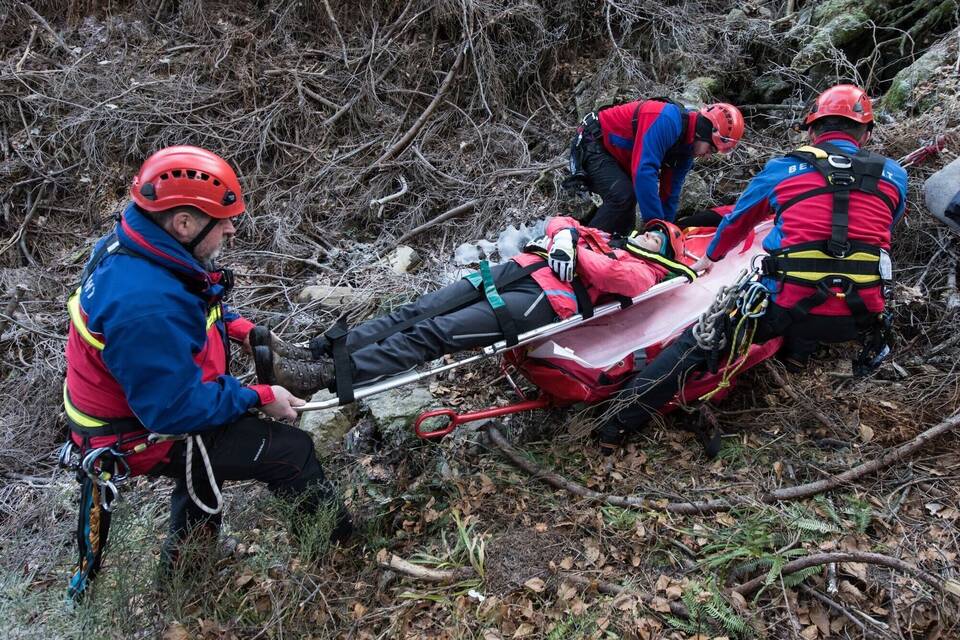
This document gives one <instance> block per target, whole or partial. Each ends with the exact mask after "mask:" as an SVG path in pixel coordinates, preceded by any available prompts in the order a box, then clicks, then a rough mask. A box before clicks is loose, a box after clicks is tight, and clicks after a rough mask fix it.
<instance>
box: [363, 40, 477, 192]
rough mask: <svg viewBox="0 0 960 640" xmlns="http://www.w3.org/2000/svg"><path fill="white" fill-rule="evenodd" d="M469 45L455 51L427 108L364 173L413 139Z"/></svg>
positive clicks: (453, 74)
mask: <svg viewBox="0 0 960 640" xmlns="http://www.w3.org/2000/svg"><path fill="white" fill-rule="evenodd" d="M468 48H469V45H462V46H461V47H459V50H458V51H457V57H456V59H455V60H454V61H453V64H452V65H451V66H450V70H449V71H447V75H446V77H444V79H443V82H441V83H440V89H439V90H438V91H437V94H436V95H435V96H434V97H433V100H431V101H430V104H429V105H427V108H426V109H424V110H423V113H421V114H420V117H419V118H417V119H416V120H415V121H414V123H413V125H412V126H411V127H410V128H409V129H408V130H407V132H406V133H405V134H403V136H401V138H400V139H399V140H398V141H397V142H396V144H394V145H393V146H391V147H390V148H389V149H387V150H386V151H384V152H383V155H381V156H380V157H379V158H377V159H376V161H374V163H373V164H372V165H370V166H369V167H368V168H367V170H366V171H364V173H368V172H370V171H372V170H373V169H379V168H380V167H381V166H382V165H383V163H384V162H387V161H388V160H390V159H392V158H394V157H395V156H397V155H398V154H399V153H400V152H401V151H403V150H404V149H406V148H407V145H409V144H410V142H411V141H412V140H413V138H414V137H415V136H416V135H417V133H418V132H419V131H420V129H421V127H423V125H424V124H426V122H427V120H428V119H429V118H430V116H431V115H432V114H433V112H434V110H436V108H437V105H439V104H440V102H441V101H442V100H443V97H444V96H445V95H446V94H447V90H448V89H449V88H450V84H451V83H452V82H453V78H454V76H456V75H457V71H458V70H459V69H460V64H461V63H462V62H463V58H464V55H465V54H466V53H467V49H468Z"/></svg>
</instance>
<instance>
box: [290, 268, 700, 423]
mask: <svg viewBox="0 0 960 640" xmlns="http://www.w3.org/2000/svg"><path fill="white" fill-rule="evenodd" d="M685 284H688V282H687V280H686V279H684V278H682V277H676V278H671V279H670V280H666V281H664V282H660V283H658V284H656V285H654V286H652V287H650V288H649V289H647V290H646V291H644V292H643V293H641V294H640V295H638V296H636V297H634V298H633V303H634V304H636V303H638V302H641V301H643V300H649V299H650V298H655V297H656V296H658V295H661V294H663V293H666V292H667V291H672V290H674V289H676V288H677V287H681V286H683V285H685ZM620 310H621V306H620V303H619V302H611V303H608V304H603V305H599V306H597V307H595V308H594V310H593V315H592V316H591V317H589V318H584V317H583V316H582V315H580V314H576V315H573V316H570V317H569V318H567V319H565V320H560V321H558V322H554V323H551V324H548V325H544V326H542V327H539V328H537V329H533V330H532V331H527V332H525V333H521V334H520V335H519V336H518V342H517V344H514V345H510V346H507V343H506V341H504V340H501V341H500V342H496V343H494V344H492V345H489V346H486V347H483V348H482V349H480V350H479V352H478V353H477V354H476V355H473V356H469V357H467V358H463V359H462V360H457V361H456V362H451V363H448V364H444V365H439V366H436V367H433V368H430V369H426V370H423V371H410V372H407V373H401V374H399V375H396V376H391V377H390V378H387V379H386V380H381V381H379V382H374V383H372V384H368V385H364V386H360V387H357V388H356V389H354V394H353V395H354V399H355V400H360V399H362V398H369V397H370V396H374V395H377V394H378V393H383V392H384V391H389V390H390V389H396V388H397V387H402V386H403V385H406V384H411V383H413V382H417V381H418V380H423V379H424V378H428V377H430V376H434V375H437V374H438V373H443V372H444V371H450V370H451V369H456V368H457V367H462V366H463V365H466V364H470V363H472V362H477V361H478V360H482V359H484V358H489V357H491V356H495V355H497V354H500V353H503V352H504V351H509V350H510V349H515V348H517V347H519V346H522V345H525V344H529V343H531V342H535V341H537V340H541V339H543V338H546V337H547V336H551V335H554V334H556V333H560V332H563V331H567V330H568V329H572V328H573V327H577V326H580V325H582V324H585V323H587V322H590V321H592V320H594V319H596V318H602V317H604V316H608V315H610V314H612V313H617V312H618V311H620ZM339 404H340V400H339V398H330V399H329V400H321V401H318V402H308V403H306V404H304V405H302V406H299V407H294V409H295V410H296V411H297V412H299V413H302V412H304V411H320V410H322V409H331V408H333V407H336V406H339Z"/></svg>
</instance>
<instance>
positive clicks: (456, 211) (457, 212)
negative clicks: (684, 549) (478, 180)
mask: <svg viewBox="0 0 960 640" xmlns="http://www.w3.org/2000/svg"><path fill="white" fill-rule="evenodd" d="M480 202H481V201H480V200H470V201H468V202H464V203H463V204H461V205H457V206H456V207H454V208H453V209H449V210H447V211H444V212H443V213H441V214H440V215H438V216H437V217H436V218H434V219H433V220H429V221H427V222H424V223H423V224H422V225H420V226H419V227H414V228H413V229H410V231H407V232H406V233H404V234H403V235H402V236H400V239H399V240H397V244H403V243H404V242H406V241H407V240H409V239H410V238H412V237H414V236H418V235H420V234H421V233H423V232H424V231H426V230H427V229H429V228H431V227H435V226H436V225H438V224H440V223H441V222H446V221H447V220H450V219H451V218H456V217H457V216H461V215H463V214H465V213H469V212H471V211H473V210H474V209H475V208H476V207H477V205H479V204H480Z"/></svg>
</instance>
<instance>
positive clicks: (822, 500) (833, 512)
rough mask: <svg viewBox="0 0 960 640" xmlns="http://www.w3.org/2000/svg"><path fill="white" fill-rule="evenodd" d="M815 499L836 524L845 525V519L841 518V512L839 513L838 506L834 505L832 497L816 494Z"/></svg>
mask: <svg viewBox="0 0 960 640" xmlns="http://www.w3.org/2000/svg"><path fill="white" fill-rule="evenodd" d="M813 501H814V502H816V503H817V506H819V507H820V508H821V509H822V510H823V512H824V513H826V514H827V517H828V518H830V520H832V521H833V523H834V524H835V525H837V526H843V520H842V519H841V518H840V514H839V513H837V508H836V506H834V504H833V499H832V498H830V497H829V496H825V495H823V494H821V495H818V496H814V498H813Z"/></svg>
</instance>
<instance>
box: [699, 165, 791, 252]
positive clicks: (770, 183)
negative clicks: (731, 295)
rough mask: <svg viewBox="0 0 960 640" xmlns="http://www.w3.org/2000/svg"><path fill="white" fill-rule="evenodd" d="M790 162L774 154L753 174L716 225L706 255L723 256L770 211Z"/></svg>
mask: <svg viewBox="0 0 960 640" xmlns="http://www.w3.org/2000/svg"><path fill="white" fill-rule="evenodd" d="M789 165H790V161H789V160H785V159H783V158H774V159H773V160H770V161H769V162H767V164H766V166H765V167H764V168H763V171H761V172H760V173H758V174H757V175H755V176H754V177H753V179H752V180H751V181H750V183H749V184H748V185H747V188H746V189H745V190H744V192H743V193H742V194H740V197H739V198H738V199H737V203H736V204H735V205H734V206H733V211H731V212H730V214H729V215H726V216H724V217H723V220H722V221H721V222H720V225H719V226H718V227H717V233H716V234H715V235H714V236H713V240H712V241H711V242H710V245H709V246H708V247H707V256H708V257H709V258H710V259H711V260H720V259H722V258H723V257H724V256H725V255H727V252H728V251H730V249H732V248H733V247H735V246H737V244H739V243H740V242H742V241H743V239H744V238H746V237H747V234H748V233H750V230H751V229H753V227H754V226H756V224H757V223H759V222H760V221H761V220H763V219H764V218H765V217H767V216H768V215H770V213H771V212H772V211H773V206H774V200H775V195H774V189H775V188H776V186H777V185H778V184H780V181H781V180H783V178H784V176H785V175H786V169H787V167H788V166H789Z"/></svg>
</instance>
